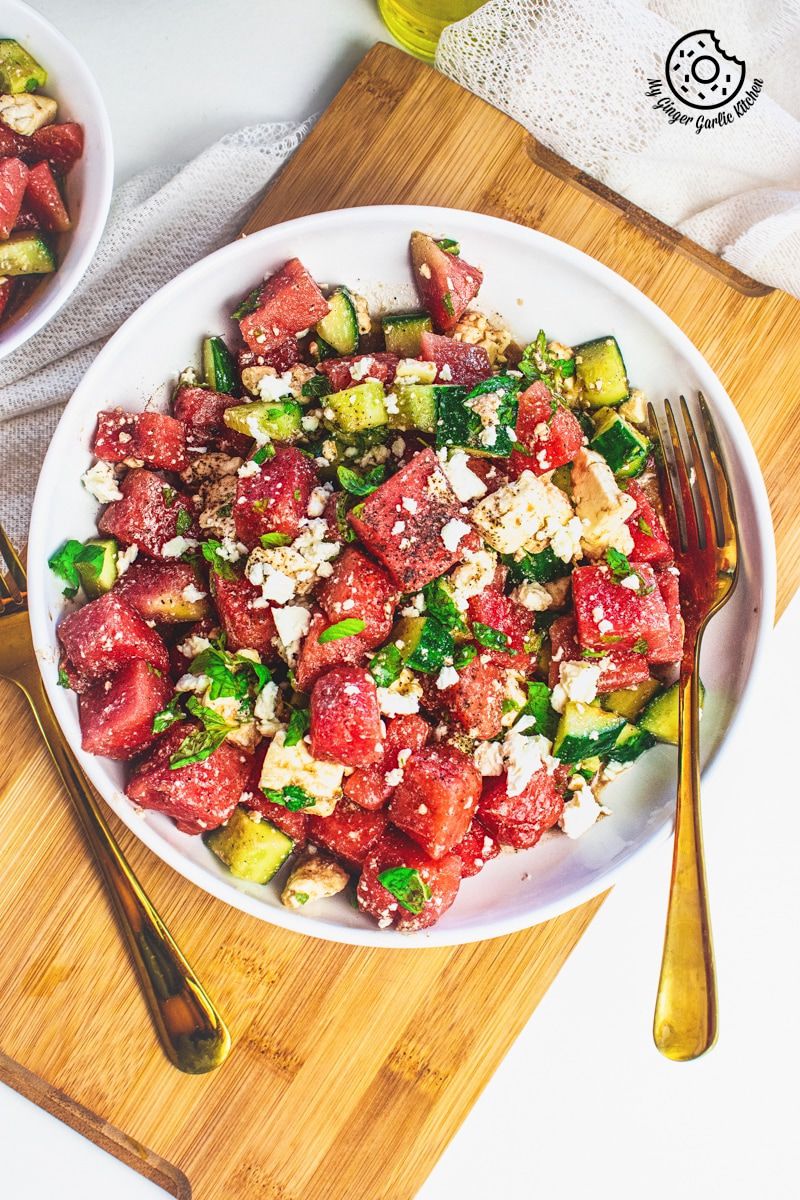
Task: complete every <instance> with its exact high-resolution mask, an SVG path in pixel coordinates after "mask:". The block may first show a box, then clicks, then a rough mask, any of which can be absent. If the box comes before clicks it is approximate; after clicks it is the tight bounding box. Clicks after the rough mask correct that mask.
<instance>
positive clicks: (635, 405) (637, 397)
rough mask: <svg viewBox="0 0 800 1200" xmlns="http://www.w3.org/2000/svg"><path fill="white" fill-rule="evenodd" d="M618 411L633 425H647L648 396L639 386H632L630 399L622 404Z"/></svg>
mask: <svg viewBox="0 0 800 1200" xmlns="http://www.w3.org/2000/svg"><path fill="white" fill-rule="evenodd" d="M617 412H618V413H619V414H620V416H621V417H624V418H625V419H626V421H630V422H631V424H632V425H647V397H646V396H645V394H644V392H642V391H640V390H639V388H631V392H630V395H629V396H628V399H627V400H625V401H623V403H622V404H620V406H619V408H618V409H617Z"/></svg>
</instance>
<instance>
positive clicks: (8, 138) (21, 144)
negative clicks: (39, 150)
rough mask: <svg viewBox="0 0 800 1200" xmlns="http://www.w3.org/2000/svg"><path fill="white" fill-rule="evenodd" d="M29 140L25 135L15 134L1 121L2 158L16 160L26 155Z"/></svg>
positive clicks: (0, 146)
mask: <svg viewBox="0 0 800 1200" xmlns="http://www.w3.org/2000/svg"><path fill="white" fill-rule="evenodd" d="M29 140H30V139H29V138H28V137H27V136H26V135H25V134H24V133H15V132H14V130H13V129H11V128H10V127H9V126H8V125H5V124H4V123H3V121H2V119H0V158H16V157H18V156H19V155H22V154H24V152H25V149H26V146H27V144H28V141H29Z"/></svg>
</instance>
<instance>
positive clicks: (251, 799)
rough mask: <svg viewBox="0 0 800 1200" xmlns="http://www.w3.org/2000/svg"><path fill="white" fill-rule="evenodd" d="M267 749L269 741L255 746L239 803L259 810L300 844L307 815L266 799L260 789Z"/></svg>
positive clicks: (271, 822) (256, 810)
mask: <svg viewBox="0 0 800 1200" xmlns="http://www.w3.org/2000/svg"><path fill="white" fill-rule="evenodd" d="M268 749H269V742H266V741H264V742H262V743H261V745H260V746H258V747H257V749H256V752H255V754H254V755H253V762H252V766H251V769H250V775H249V777H248V780H247V785H246V789H245V791H244V792H243V793H242V799H241V803H242V804H243V805H244V807H245V808H249V809H252V810H253V811H254V812H260V813H261V815H262V817H264V819H265V820H267V821H269V823H270V824H271V825H274V826H275V827H276V829H280V830H281V832H282V833H285V834H286V836H287V837H290V838H291V839H292V841H293V842H294V843H295V846H302V845H303V843H304V842H305V840H306V835H307V830H308V815H307V814H306V813H304V812H303V810H302V809H297V810H296V811H295V812H292V810H291V809H289V808H286V806H285V805H283V804H275V802H274V801H273V800H268V799H267V797H266V796H265V795H264V793H263V792H262V791H261V786H260V782H259V781H260V779H261V768H262V766H263V765H264V757H265V755H266V753H267V750H268Z"/></svg>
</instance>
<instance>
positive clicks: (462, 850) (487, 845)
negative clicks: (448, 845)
mask: <svg viewBox="0 0 800 1200" xmlns="http://www.w3.org/2000/svg"><path fill="white" fill-rule="evenodd" d="M499 853H500V846H499V844H498V843H497V842H496V841H495V839H494V838H493V837H492V835H491V834H490V833H489V831H488V829H486V828H485V826H483V825H481V823H480V821H479V820H478V819H477V818H474V819H473V821H472V824H471V825H470V827H469V829H468V830H467V832H466V833H465V834H464V836H463V838H462V839H461V841H460V842H459V843H458V844H457V845H456V846H453V854H457V855H458V857H459V858H460V859H461V878H462V879H466V878H467V877H468V876H470V875H477V874H478V872H479V871H482V870H483V868H484V867H485V866H486V864H487V862H490V861H491V860H492V859H493V858H496V857H497V855H498V854H499Z"/></svg>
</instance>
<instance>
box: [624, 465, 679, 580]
mask: <svg viewBox="0 0 800 1200" xmlns="http://www.w3.org/2000/svg"><path fill="white" fill-rule="evenodd" d="M625 490H626V491H627V493H628V495H629V496H632V497H633V499H634V500H635V501H636V508H635V510H634V512H633V514H632V516H630V517H629V518H628V520H627V521H626V522H625V524H626V525H627V526H628V529H630V531H631V537H632V538H633V554H632V555H631V557H632V558H635V559H636V560H637V562H649V563H654V564H658V563H669V562H672V560H673V559H674V557H675V555H674V553H673V551H672V546H670V544H669V538H668V537H667V534H666V531H665V529H664V525H663V523H662V521H661V518H660V517H659V515H658V513H657V512H656V510H655V508H654V507H653V505H652V504H651V503H650V501H649V500H648V498H647V495H646V493H645V492H644V490H643V489H642V488H641V487H640V486H639V484H638V483H637V482H636V480H635V479H631V480H629V481H628V486H627V488H626V489H625Z"/></svg>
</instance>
